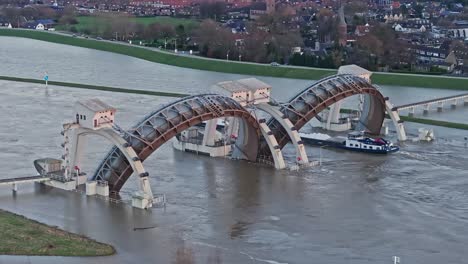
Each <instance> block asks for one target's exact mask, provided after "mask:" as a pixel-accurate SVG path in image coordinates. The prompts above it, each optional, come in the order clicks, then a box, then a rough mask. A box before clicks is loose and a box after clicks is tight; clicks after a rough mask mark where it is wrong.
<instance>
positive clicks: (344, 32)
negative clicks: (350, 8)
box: [338, 5, 348, 46]
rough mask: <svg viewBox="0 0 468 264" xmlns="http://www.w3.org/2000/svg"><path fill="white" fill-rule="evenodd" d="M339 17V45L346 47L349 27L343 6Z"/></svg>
mask: <svg viewBox="0 0 468 264" xmlns="http://www.w3.org/2000/svg"><path fill="white" fill-rule="evenodd" d="M338 15H339V17H340V22H339V24H338V43H339V44H340V46H346V41H347V39H348V25H347V24H346V20H345V15H344V6H343V5H341V7H340V10H339V11H338Z"/></svg>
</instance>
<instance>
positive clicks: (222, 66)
mask: <svg viewBox="0 0 468 264" xmlns="http://www.w3.org/2000/svg"><path fill="white" fill-rule="evenodd" d="M0 36H12V37H23V38H31V39H37V40H43V41H49V42H53V43H59V44H66V45H72V46H78V47H84V48H90V49H96V50H102V51H108V52H114V53H118V54H123V55H128V56H132V57H135V58H140V59H143V60H147V61H151V62H156V63H162V64H168V65H173V66H179V67H184V68H191V69H198V70H206V71H214V72H225V73H236V74H245V75H260V76H272V77H281V78H295V79H308V80H318V79H320V78H323V77H326V76H328V75H331V74H335V73H336V70H334V69H316V68H310V69H308V68H291V67H287V66H280V67H273V66H270V65H259V64H247V63H234V62H228V61H222V60H206V59H202V58H199V57H196V56H177V55H173V54H168V53H163V52H158V51H153V50H148V49H144V48H141V47H138V46H126V45H120V44H118V43H110V42H104V41H97V40H92V39H82V38H73V37H69V36H63V35H58V34H51V33H48V32H41V31H31V30H15V29H0ZM372 80H373V82H374V83H376V84H385V85H396V86H413V87H423V88H441V89H452V90H468V78H446V77H441V76H436V77H433V76H424V75H421V76H417V75H416V76H414V75H405V74H381V73H375V74H374V75H373V77H372ZM285 88H287V87H285Z"/></svg>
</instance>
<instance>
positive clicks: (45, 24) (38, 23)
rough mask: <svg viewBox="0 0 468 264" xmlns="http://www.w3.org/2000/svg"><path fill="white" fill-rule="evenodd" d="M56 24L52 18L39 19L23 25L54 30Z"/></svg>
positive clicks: (36, 28) (30, 27)
mask: <svg viewBox="0 0 468 264" xmlns="http://www.w3.org/2000/svg"><path fill="white" fill-rule="evenodd" d="M56 24H57V23H56V22H55V21H54V20H52V19H38V20H35V21H28V22H26V23H25V24H24V25H23V27H24V28H29V29H35V30H53V29H54V27H55V25H56Z"/></svg>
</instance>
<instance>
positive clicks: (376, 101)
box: [260, 74, 385, 155]
mask: <svg viewBox="0 0 468 264" xmlns="http://www.w3.org/2000/svg"><path fill="white" fill-rule="evenodd" d="M358 94H362V95H364V110H363V113H362V115H361V119H360V126H361V128H360V129H361V130H366V131H367V132H369V133H372V134H379V133H380V129H381V127H382V123H383V120H384V118H385V98H384V96H383V95H382V94H381V93H380V92H379V90H378V89H377V88H376V87H375V86H373V85H372V84H370V83H369V82H367V81H366V80H364V79H362V78H360V77H358V76H355V75H348V74H338V75H333V76H329V77H326V78H324V79H321V80H319V81H318V82H316V83H314V84H313V85H311V86H309V87H307V88H306V89H304V90H302V91H301V92H300V93H298V94H297V95H295V96H294V97H292V98H291V99H290V100H289V102H288V103H286V104H283V105H282V106H281V108H280V109H279V110H280V111H281V112H282V113H283V116H284V117H287V118H288V119H289V120H290V121H291V123H292V124H293V125H294V128H295V129H296V130H299V129H301V128H302V127H303V126H304V125H305V124H307V122H309V121H310V120H311V119H313V118H315V117H318V114H319V113H320V112H321V111H323V110H324V109H326V108H327V107H329V106H331V105H333V104H334V103H336V102H338V101H341V100H343V99H345V98H347V97H350V96H353V95H358ZM268 126H269V127H270V128H271V129H272V132H273V133H274V135H275V137H276V139H277V141H278V144H279V146H280V147H281V148H282V147H284V146H285V145H286V143H287V142H288V141H289V137H288V133H287V132H286V131H285V129H284V128H283V127H282V126H281V124H279V123H278V121H277V120H276V119H274V118H272V119H270V120H269V121H268ZM267 153H268V149H267V147H266V144H265V142H262V143H261V146H260V154H262V155H266V154H267Z"/></svg>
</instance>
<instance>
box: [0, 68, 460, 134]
mask: <svg viewBox="0 0 468 264" xmlns="http://www.w3.org/2000/svg"><path fill="white" fill-rule="evenodd" d="M0 80H6V81H15V82H26V83H40V84H44V81H43V80H38V79H27V78H17V77H7V76H0ZM49 84H51V85H58V86H65V87H71V88H79V89H90V90H98V91H106V92H118V93H131V94H146V95H154V96H167V97H185V96H188V94H182V93H169V92H160V91H148V90H137V89H126V88H117V87H108V86H97V85H89V84H80V83H68V82H55V81H49ZM351 111H352V110H351V109H341V112H342V113H350V112H351ZM400 118H401V119H402V120H403V121H406V122H413V123H420V124H427V125H434V126H442V127H449V128H457V129H464V130H468V124H462V123H453V122H446V121H439V120H432V119H424V118H416V117H409V116H400Z"/></svg>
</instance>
